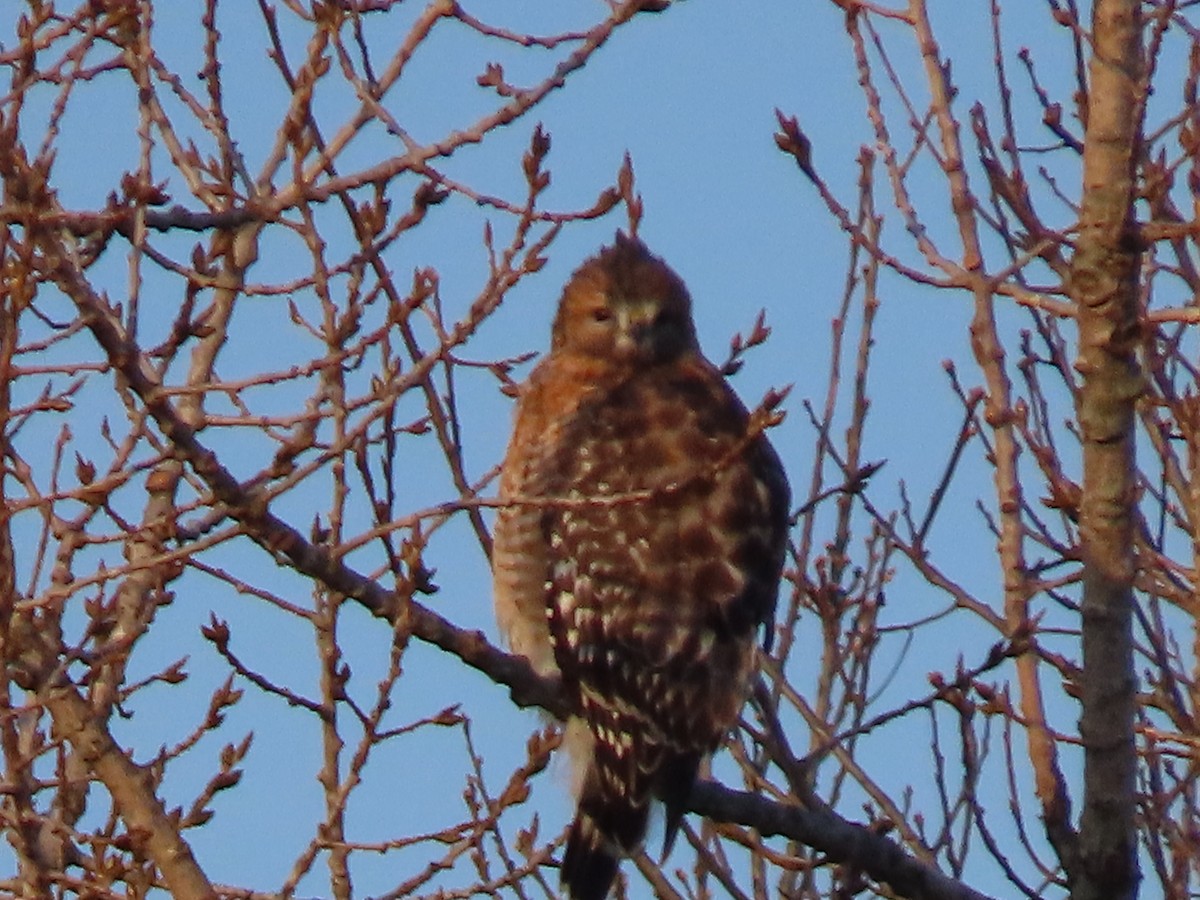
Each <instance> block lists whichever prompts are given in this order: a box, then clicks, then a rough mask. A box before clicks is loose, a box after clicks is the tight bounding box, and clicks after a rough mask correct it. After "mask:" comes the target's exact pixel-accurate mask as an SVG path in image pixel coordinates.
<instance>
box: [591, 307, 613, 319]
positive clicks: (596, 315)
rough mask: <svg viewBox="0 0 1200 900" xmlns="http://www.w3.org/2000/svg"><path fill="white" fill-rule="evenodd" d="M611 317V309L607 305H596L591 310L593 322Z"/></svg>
mask: <svg viewBox="0 0 1200 900" xmlns="http://www.w3.org/2000/svg"><path fill="white" fill-rule="evenodd" d="M612 317H613V314H612V310H611V309H609V308H608V307H607V306H597V307H596V308H595V309H593V310H592V321H594V322H607V321H608V320H609V319H611V318H612Z"/></svg>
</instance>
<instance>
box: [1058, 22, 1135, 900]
mask: <svg viewBox="0 0 1200 900" xmlns="http://www.w3.org/2000/svg"><path fill="white" fill-rule="evenodd" d="M1139 7H1140V0H1096V4H1095V8H1094V11H1093V22H1092V26H1093V31H1092V34H1093V38H1094V42H1095V43H1094V53H1093V56H1092V59H1091V62H1090V67H1089V92H1088V98H1087V106H1086V115H1087V130H1086V140H1085V146H1084V155H1083V179H1084V183H1083V204H1082V209H1081V213H1080V231H1079V242H1078V246H1077V250H1076V254H1075V257H1074V260H1073V262H1072V268H1071V281H1070V287H1071V295H1072V297H1073V299H1074V300H1075V301H1076V303H1077V304H1078V315H1079V360H1078V363H1077V366H1078V369H1079V371H1080V373H1081V375H1082V377H1083V382H1082V383H1083V386H1082V390H1081V392H1080V399H1079V422H1080V426H1081V429H1082V432H1083V497H1082V504H1081V508H1080V532H1081V538H1082V551H1083V564H1084V569H1083V669H1084V674H1083V692H1082V702H1083V712H1082V715H1081V717H1080V723H1079V726H1080V734H1081V736H1082V738H1083V745H1084V802H1083V814H1082V817H1081V820H1080V826H1079V857H1078V859H1076V860H1074V863H1075V864H1074V865H1073V866H1071V869H1072V871H1071V872H1070V876H1071V879H1070V880H1071V897H1072V900H1093V898H1096V900H1099V898H1110V900H1120V898H1132V897H1134V896H1136V894H1137V886H1138V880H1139V877H1140V876H1139V873H1138V865H1137V842H1136V831H1135V822H1134V815H1135V812H1136V808H1135V782H1134V775H1135V770H1136V761H1137V753H1136V747H1135V745H1134V737H1133V724H1134V702H1135V689H1136V684H1135V680H1134V670H1133V646H1132V645H1133V638H1132V617H1133V576H1134V568H1135V554H1134V514H1133V513H1134V509H1133V507H1134V504H1135V502H1136V498H1137V480H1136V475H1137V473H1136V466H1135V460H1134V407H1135V404H1136V403H1137V400H1138V397H1139V396H1140V395H1141V393H1142V378H1141V373H1140V370H1139V367H1138V361H1137V344H1138V306H1139V304H1138V271H1139V248H1138V241H1137V236H1136V226H1135V223H1134V216H1133V203H1134V199H1135V196H1136V194H1135V189H1136V174H1137V159H1138V153H1139V144H1140V135H1141V127H1140V125H1141V118H1142V111H1143V106H1144V85H1143V83H1142V46H1141V16H1140V9H1139Z"/></svg>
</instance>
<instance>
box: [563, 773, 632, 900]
mask: <svg viewBox="0 0 1200 900" xmlns="http://www.w3.org/2000/svg"><path fill="white" fill-rule="evenodd" d="M649 814H650V809H649V805H648V802H647V800H646V799H645V798H640V799H635V798H633V797H630V796H628V795H614V794H612V793H611V792H608V791H605V790H604V789H603V786H602V784H601V779H600V778H599V777H597V773H596V771H595V768H594V767H593V769H592V770H591V771H589V772H588V777H587V778H586V780H585V781H584V784H583V790H582V791H581V792H580V794H579V808H578V809H577V810H576V812H575V821H574V822H572V823H571V831H570V834H569V835H568V836H567V849H566V851H565V852H564V853H563V861H562V869H561V871H560V880H561V881H562V884H563V887H565V888H566V890H567V894H568V896H570V898H571V900H604V898H605V897H607V896H608V892H609V890H610V889H611V888H612V883H613V881H614V880H615V879H616V877H617V865H618V863H619V862H620V860H621V858H622V857H625V856H628V855H629V854H631V853H633V852H634V851H635V850H637V848H638V847H639V846H640V845H641V843H642V839H643V838H644V837H645V835H646V822H647V819H648V818H649Z"/></svg>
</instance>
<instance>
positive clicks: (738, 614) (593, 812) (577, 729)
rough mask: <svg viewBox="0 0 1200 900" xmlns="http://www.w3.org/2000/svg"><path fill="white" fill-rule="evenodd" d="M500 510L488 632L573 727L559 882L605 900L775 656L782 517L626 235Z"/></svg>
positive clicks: (729, 413)
mask: <svg viewBox="0 0 1200 900" xmlns="http://www.w3.org/2000/svg"><path fill="white" fill-rule="evenodd" d="M500 498H501V501H502V502H501V509H500V513H499V516H498V519H497V522H496V529H495V539H494V549H493V559H492V562H493V570H494V589H495V601H496V614H497V619H498V622H499V624H500V627H501V630H502V631H503V632H504V634H505V635H506V637H507V640H508V642H509V645H510V647H511V648H512V650H513V651H514V652H516V653H520V654H523V655H524V656H526V657H528V659H529V660H530V662H531V663H532V664H533V666H534V668H535V669H536V670H537V671H539V672H540V673H542V674H547V675H549V674H554V673H559V674H561V677H562V682H563V685H564V687H565V689H566V691H567V692H568V694H569V695H570V698H571V700H572V701H573V702H574V704H575V708H576V709H577V710H578V711H579V718H578V720H577V721H572V722H570V723H568V726H567V738H566V745H567V750H568V753H569V755H570V757H571V761H572V766H573V769H574V770H575V776H576V777H575V780H576V786H577V790H578V808H577V811H576V815H575V819H574V821H573V823H572V825H571V829H570V833H569V835H568V838H567V846H566V851H565V853H564V856H563V861H562V868H561V877H562V882H563V885H564V887H565V888H566V889H567V891H568V893H569V894H570V896H571V897H572V898H575V900H603V898H604V897H606V896H607V894H608V892H609V889H610V887H611V885H612V882H613V880H614V879H615V877H616V873H617V867H618V864H619V860H620V858H621V857H623V856H628V855H629V854H631V853H633V852H634V851H636V850H637V849H638V847H639V846H640V845H641V842H642V840H643V839H644V837H645V833H646V824H647V819H648V816H649V811H650V805H651V801H652V800H655V799H657V800H660V801H662V803H663V804H664V806H665V812H666V816H665V836H664V842H663V855H664V857H665V856H666V854H667V853H668V852H669V850H670V847H671V844H672V842H673V840H674V837H675V833H676V832H677V830H678V828H679V824H680V820H681V818H682V815H683V812H684V808H685V804H686V801H687V798H688V794H689V792H690V791H691V788H692V785H693V783H694V781H695V779H696V773H697V769H698V767H699V765H700V762H701V761H702V760H703V759H704V758H705V757H706V756H708V755H709V754H711V753H712V752H713V751H715V750H716V749H717V747H718V746H719V745H720V743H721V741H722V740H723V738H724V737H725V735H726V734H727V732H728V731H729V730H730V729H731V728H732V727H733V725H734V724H735V723H736V721H737V717H738V714H739V712H740V710H741V708H742V705H743V704H744V702H745V699H746V695H747V692H748V690H749V684H750V680H751V678H752V676H753V674H754V672H755V671H756V667H757V653H758V646H757V645H758V632H759V630H760V628H762V629H764V630H765V632H766V634H765V638H764V639H765V641H767V642H768V646H769V641H770V637H771V625H772V620H773V617H774V610H775V599H776V593H777V590H778V587H779V580H780V573H781V570H782V567H783V561H784V551H785V547H786V541H787V528H788V506H789V500H790V495H789V490H788V484H787V479H786V477H785V475H784V471H783V466H782V465H781V464H780V461H779V457H778V456H777V455H776V453H775V451H774V450H773V449H772V447H771V445H770V443H768V441H767V438H766V437H765V435H764V434H762V429H761V427H760V428H757V429H756V428H755V427H754V426H753V424H752V420H751V416H750V415H749V413H748V412H747V410H746V407H745V406H743V405H742V403H741V401H739V400H738V398H737V396H736V394H734V392H733V390H732V388H730V386H729V384H728V383H727V382H726V380H725V378H724V376H723V375H722V374H721V372H720V370H718V369H717V368H716V367H715V366H714V365H713V364H712V363H711V362H709V361H708V360H707V359H706V358H705V357H704V355H703V354H702V353H701V351H700V347H699V344H698V342H697V339H696V329H695V325H694V324H693V321H692V312H691V300H690V298H689V296H688V292H687V289H686V288H685V287H684V284H683V281H682V280H681V279H680V278H679V276H678V275H676V274H675V273H674V272H673V271H672V270H671V269H670V268H669V267H668V266H667V265H666V264H665V263H664V262H663V261H662V260H661V259H659V258H658V257H656V256H653V255H652V254H651V253H650V252H649V250H647V249H646V247H645V245H644V244H643V243H642V242H641V241H640V240H638V239H637V238H634V237H626V236H625V235H624V234H622V233H620V232H618V233H617V236H616V241H615V243H614V244H613V245H612V246H610V247H606V248H604V249H603V250H601V251H600V253H599V254H597V255H596V256H595V257H593V258H592V259H589V260H588V261H587V262H585V263H584V264H583V265H582V266H581V267H580V268H579V269H578V270H577V271H576V272H575V273H574V275H572V277H571V279H570V281H569V282H568V284H567V286H566V288H565V290H564V291H563V295H562V299H561V301H560V303H559V306H558V312H557V315H556V317H555V319H554V325H553V330H552V337H551V347H550V352H549V354H548V355H547V356H546V357H545V358H544V359H543V360H542V361H541V363H540V364H539V365H538V366H537V367H536V368H535V369H534V371H533V373H532V374H531V376H530V378H529V380H528V381H527V382H526V383H525V384H524V385H522V388H521V391H520V394H519V399H518V404H517V413H516V425H515V428H514V433H513V437H512V441H511V443H510V444H509V448H508V452H507V454H506V456H505V460H504V466H503V469H502V472H501V479H500Z"/></svg>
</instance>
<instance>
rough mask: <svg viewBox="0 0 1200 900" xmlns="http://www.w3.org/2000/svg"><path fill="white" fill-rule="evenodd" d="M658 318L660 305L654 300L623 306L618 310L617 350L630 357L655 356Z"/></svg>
mask: <svg viewBox="0 0 1200 900" xmlns="http://www.w3.org/2000/svg"><path fill="white" fill-rule="evenodd" d="M657 316H658V304H657V303H656V302H655V301H653V300H642V301H639V302H636V303H629V304H625V305H623V306H621V307H620V308H619V309H618V310H617V325H618V328H617V350H618V351H620V352H621V353H623V354H628V355H630V356H634V355H637V356H642V355H653V352H654V320H655V318H656V317H657Z"/></svg>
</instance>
